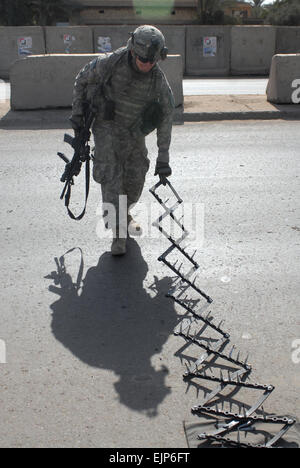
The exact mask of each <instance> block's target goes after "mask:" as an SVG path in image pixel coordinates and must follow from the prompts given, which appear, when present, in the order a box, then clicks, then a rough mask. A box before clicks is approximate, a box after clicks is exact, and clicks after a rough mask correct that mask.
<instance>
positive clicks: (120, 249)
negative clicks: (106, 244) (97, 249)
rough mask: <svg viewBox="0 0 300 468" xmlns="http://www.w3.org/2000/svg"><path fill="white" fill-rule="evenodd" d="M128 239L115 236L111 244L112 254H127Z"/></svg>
mask: <svg viewBox="0 0 300 468" xmlns="http://www.w3.org/2000/svg"><path fill="white" fill-rule="evenodd" d="M126 241H127V239H120V238H118V237H116V238H114V240H113V241H112V244H111V249H110V251H111V254H112V255H124V254H126Z"/></svg>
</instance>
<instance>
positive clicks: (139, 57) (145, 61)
mask: <svg viewBox="0 0 300 468" xmlns="http://www.w3.org/2000/svg"><path fill="white" fill-rule="evenodd" d="M137 58H138V59H139V61H140V62H142V63H148V62H150V63H154V62H155V60H149V59H148V58H144V57H141V56H140V55H138V56H137Z"/></svg>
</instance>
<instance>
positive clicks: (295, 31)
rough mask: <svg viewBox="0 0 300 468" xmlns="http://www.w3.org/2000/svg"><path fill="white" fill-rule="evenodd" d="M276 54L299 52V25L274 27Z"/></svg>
mask: <svg viewBox="0 0 300 468" xmlns="http://www.w3.org/2000/svg"><path fill="white" fill-rule="evenodd" d="M275 53H276V54H297V53H300V26H277V27H276V49H275Z"/></svg>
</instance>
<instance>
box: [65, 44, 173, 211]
mask: <svg viewBox="0 0 300 468" xmlns="http://www.w3.org/2000/svg"><path fill="white" fill-rule="evenodd" d="M87 101H89V102H92V104H93V106H94V107H96V109H97V115H96V118H95V121H94V125H93V134H94V140H95V154H94V167H93V177H94V180H95V181H96V182H98V183H100V184H101V188H102V196H103V202H106V203H112V204H113V205H114V206H115V207H116V208H118V197H119V195H122V194H125V195H127V196H128V206H130V205H131V204H132V203H136V202H137V201H138V199H139V197H140V195H141V193H142V190H143V186H144V181H145V176H146V173H147V171H148V169H149V159H148V157H147V153H148V151H147V149H146V146H145V135H144V134H143V133H142V132H141V123H142V121H141V116H142V114H143V111H144V110H145V109H146V108H147V106H149V104H150V103H152V102H153V101H158V102H159V104H160V106H161V109H162V116H163V117H162V119H161V122H160V123H159V126H158V128H157V146H158V157H157V160H158V161H162V162H168V161H169V146H170V141H171V131H172V119H173V110H174V99H173V94H172V91H171V89H170V86H169V84H168V82H167V79H166V77H165V75H164V73H163V72H162V70H161V69H160V67H159V65H158V64H155V65H154V67H153V68H152V70H151V71H150V72H149V73H141V72H139V71H138V70H137V69H136V67H135V64H134V62H133V60H132V56H131V52H130V50H129V49H128V48H127V47H124V48H121V49H119V50H117V51H115V52H114V53H112V54H110V55H107V56H105V57H99V58H97V59H95V60H93V61H92V62H90V63H89V64H87V65H86V66H85V67H84V68H83V69H82V70H81V71H80V73H79V74H78V75H77V77H76V81H75V86H74V95H73V109H72V116H71V121H73V122H79V121H80V119H81V116H82V115H83V109H84V105H85V103H86V102H87ZM107 103H109V106H110V105H112V106H113V113H114V116H113V120H110V119H111V117H110V116H109V115H107V109H108V107H109V106H107Z"/></svg>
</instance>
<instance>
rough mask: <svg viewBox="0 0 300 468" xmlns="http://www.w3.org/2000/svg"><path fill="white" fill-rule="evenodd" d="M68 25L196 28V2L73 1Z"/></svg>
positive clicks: (184, 0)
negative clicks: (147, 24)
mask: <svg viewBox="0 0 300 468" xmlns="http://www.w3.org/2000/svg"><path fill="white" fill-rule="evenodd" d="M74 4H76V6H74V7H73V9H72V14H71V17H70V24H82V25H95V24H140V23H141V22H144V23H146V22H149V23H152V22H157V21H159V23H160V24H193V23H194V24H196V23H197V22H198V16H197V0H75V1H74Z"/></svg>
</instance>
